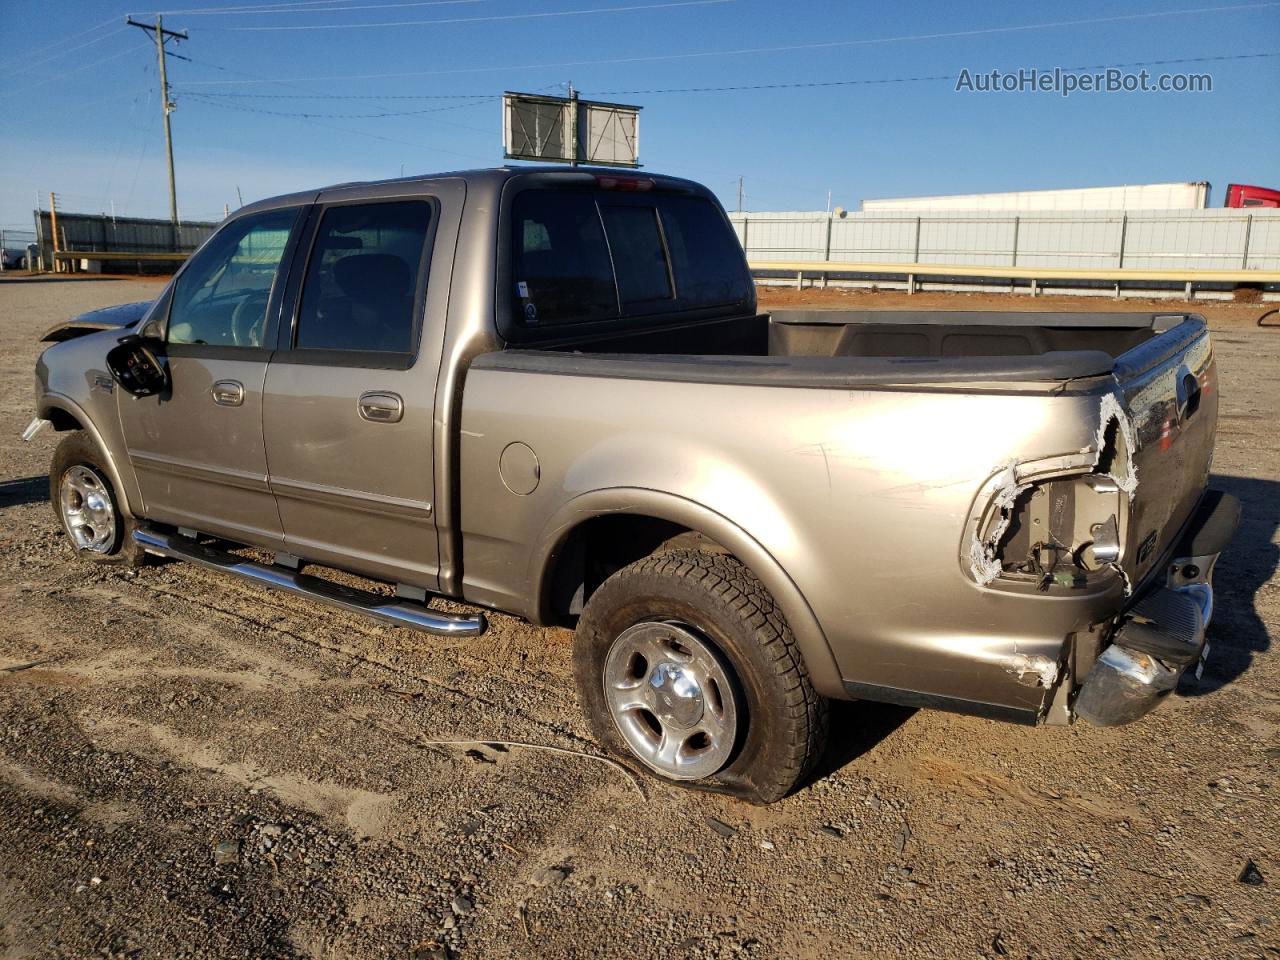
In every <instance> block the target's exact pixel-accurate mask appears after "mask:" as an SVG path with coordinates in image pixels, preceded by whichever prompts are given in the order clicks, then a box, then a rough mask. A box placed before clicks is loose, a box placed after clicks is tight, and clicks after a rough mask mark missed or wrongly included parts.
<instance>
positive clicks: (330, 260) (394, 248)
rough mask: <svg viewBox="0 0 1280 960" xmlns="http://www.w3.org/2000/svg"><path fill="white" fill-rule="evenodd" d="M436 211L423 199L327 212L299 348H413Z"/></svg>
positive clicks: (311, 267) (314, 254) (307, 285)
mask: <svg viewBox="0 0 1280 960" xmlns="http://www.w3.org/2000/svg"><path fill="white" fill-rule="evenodd" d="M431 215H432V207H431V204H430V203H428V202H426V201H423V200H405V201H396V202H392V203H361V204H350V205H344V206H337V207H330V208H329V209H328V210H326V211H325V213H324V216H323V218H322V219H321V220H320V227H319V229H318V231H317V233H316V238H315V244H314V246H313V247H312V250H311V259H310V261H309V263H308V264H307V275H306V280H305V282H304V285H303V288H302V304H301V307H300V308H299V311H298V327H297V340H296V346H297V347H298V348H299V349H309V350H358V351H371V352H384V353H401V354H407V353H412V352H413V348H414V339H415V324H414V301H415V297H416V292H417V285H418V284H417V279H418V273H419V271H420V269H421V268H422V265H423V253H424V251H425V250H426V246H427V235H428V233H429V231H430V229H431Z"/></svg>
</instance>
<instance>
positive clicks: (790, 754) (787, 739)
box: [574, 550, 827, 804]
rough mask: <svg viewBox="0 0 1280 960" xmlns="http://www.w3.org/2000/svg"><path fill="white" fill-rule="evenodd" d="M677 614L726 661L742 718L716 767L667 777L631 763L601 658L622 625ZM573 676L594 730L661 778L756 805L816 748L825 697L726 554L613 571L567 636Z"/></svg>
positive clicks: (794, 779)
mask: <svg viewBox="0 0 1280 960" xmlns="http://www.w3.org/2000/svg"><path fill="white" fill-rule="evenodd" d="M672 620H674V621H678V622H682V623H685V624H688V625H689V626H691V627H693V628H695V629H696V630H697V631H698V632H699V633H700V634H701V635H702V637H703V638H705V639H706V640H709V641H710V642H711V644H712V645H713V646H714V647H715V648H716V653H717V654H719V655H720V656H721V657H722V658H723V660H724V661H725V662H726V663H727V664H728V666H729V667H730V668H731V670H732V672H733V674H735V676H733V677H731V681H732V682H734V683H735V685H736V687H737V693H738V699H739V701H740V703H741V705H742V707H744V708H745V709H742V711H741V712H742V713H743V715H744V717H743V719H744V720H745V722H742V721H741V720H740V721H739V722H738V724H737V726H738V730H737V737H736V740H737V742H736V744H735V746H734V749H733V752H732V754H731V755H730V756H729V759H728V761H727V762H726V763H725V765H724V766H723V767H721V768H720V770H719V771H718V772H716V773H714V774H712V775H710V776H707V777H704V778H702V779H698V780H674V779H669V778H667V777H665V776H663V775H662V774H661V773H659V772H655V771H654V770H652V769H651V768H650V767H649V766H647V765H646V764H644V763H642V762H638V758H637V756H636V755H635V753H634V752H633V751H632V750H631V748H630V746H629V745H628V744H627V741H626V739H625V738H624V737H623V736H622V734H621V732H620V730H619V728H618V725H617V723H616V722H615V721H614V718H613V715H612V713H611V712H610V709H609V705H608V701H607V698H606V694H605V685H604V676H605V662H606V659H607V657H608V653H609V650H610V647H611V646H612V644H613V642H614V640H615V639H617V637H618V636H619V635H620V634H621V633H622V632H623V631H624V630H626V629H627V628H628V627H632V626H634V625H635V624H637V623H643V622H649V621H672ZM574 675H575V679H576V680H577V685H578V695H579V697H580V698H581V701H582V703H583V706H584V708H585V710H586V713H587V716H588V718H589V720H590V722H591V726H592V729H593V731H594V733H595V736H596V738H597V739H598V740H599V741H600V743H601V744H602V745H604V746H605V747H606V748H608V749H609V750H610V751H611V752H612V753H614V754H617V755H618V756H620V757H623V758H625V759H626V760H627V761H628V762H629V763H630V765H631V766H633V767H635V768H636V769H638V770H642V771H643V772H645V773H648V774H650V775H652V776H657V777H659V778H660V779H663V780H665V781H666V782H668V783H676V784H678V785H680V786H687V787H692V788H694V789H700V790H708V791H712V792H716V793H725V794H729V795H732V796H735V797H738V798H740V799H743V800H746V801H748V802H751V803H756V804H766V803H772V802H774V801H775V800H779V799H781V798H782V797H784V796H786V795H787V793H789V792H790V791H791V790H792V789H793V788H794V787H795V786H796V784H797V783H798V782H799V781H800V780H801V779H802V778H803V777H804V776H805V775H806V774H807V773H808V772H809V771H810V770H811V769H812V768H813V766H814V764H815V763H816V762H817V760H818V758H819V756H820V755H821V753H822V750H823V748H824V746H825V741H826V735H827V701H826V700H825V699H824V698H823V697H821V696H819V695H818V694H817V692H816V691H815V690H814V689H813V686H812V684H811V683H810V681H809V673H808V670H807V669H806V667H805V664H804V660H803V659H802V658H801V656H800V651H799V649H798V648H797V647H796V642H795V638H794V636H793V635H792V633H791V629H790V627H788V626H787V623H786V620H785V619H784V618H783V616H782V612H781V611H780V610H779V609H778V607H777V604H776V603H774V600H773V597H771V596H770V595H769V593H768V591H767V590H765V588H764V586H763V585H762V584H761V583H760V581H759V580H757V579H756V578H755V577H754V576H753V575H752V574H751V572H750V571H749V570H748V569H747V568H746V567H745V566H743V565H742V564H741V563H740V562H739V561H738V560H736V559H734V558H733V557H730V556H726V555H723V554H714V553H706V552H701V551H697V550H675V551H671V552H668V553H659V554H655V555H653V556H650V557H646V558H645V559H643V560H639V561H637V562H635V563H633V564H631V565H630V566H627V567H624V568H623V569H621V570H619V571H617V572H616V573H614V574H613V575H612V576H611V577H609V578H608V579H607V580H606V581H605V582H604V583H603V584H601V585H600V587H599V589H597V590H596V591H595V593H593V594H592V595H591V599H590V601H588V603H587V605H586V608H585V609H584V610H583V612H582V616H581V618H580V619H579V621H578V628H577V633H576V635H575V639H574Z"/></svg>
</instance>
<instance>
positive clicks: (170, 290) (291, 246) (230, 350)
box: [162, 204, 308, 363]
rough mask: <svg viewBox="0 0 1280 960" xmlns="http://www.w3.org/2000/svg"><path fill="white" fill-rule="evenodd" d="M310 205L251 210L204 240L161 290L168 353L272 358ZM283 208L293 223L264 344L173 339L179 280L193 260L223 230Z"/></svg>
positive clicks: (250, 359) (269, 307)
mask: <svg viewBox="0 0 1280 960" xmlns="http://www.w3.org/2000/svg"><path fill="white" fill-rule="evenodd" d="M307 209H308V205H307V204H286V205H284V206H280V207H269V208H268V209H266V210H252V211H250V212H248V213H243V214H241V215H239V216H237V217H235V218H233V219H229V220H227V222H226V223H224V224H223V225H222V226H220V227H219V228H218V229H217V230H215V231H214V232H213V233H212V234H210V235H209V239H208V240H206V241H205V242H204V243H202V244H201V245H200V247H199V248H198V249H197V250H196V251H195V252H194V253H193V254H192V255H191V256H189V257H187V259H186V260H185V261H184V262H183V264H182V267H181V268H180V269H179V270H178V272H177V273H175V274H174V275H173V279H172V280H171V281H170V282H169V284H168V286H167V287H166V289H165V292H164V293H163V294H162V296H163V297H165V298H167V299H166V302H165V304H164V329H163V331H162V337H163V340H164V352H165V355H166V356H169V357H193V358H195V359H200V360H244V361H246V362H250V363H251V362H254V361H267V360H269V359H270V358H271V354H272V353H273V352H274V346H273V344H274V342H275V339H276V328H277V327H278V326H279V320H280V307H281V304H282V303H283V300H284V294H285V289H286V287H287V286H288V273H289V271H290V270H291V269H292V264H293V258H294V255H295V253H296V252H297V245H298V241H299V239H300V238H301V236H302V232H303V230H304V229H305V227H306V220H307V217H306V212H307ZM282 210H292V211H293V223H292V224H291V225H290V226H289V238H288V239H287V240H286V241H285V245H284V252H283V253H282V254H281V255H280V262H279V263H277V264H276V273H275V276H274V277H272V279H271V289H270V290H269V291H268V293H267V309H266V318H265V319H266V326H264V327H263V331H262V346H259V347H239V346H235V345H234V344H226V343H170V342H169V327H170V324H171V321H172V318H173V303H174V300H175V299H176V296H177V292H178V283H179V282H180V281H181V279H182V275H183V274H184V273H186V272H187V269H188V268H189V267H190V265H191V263H192V261H193V260H195V258H196V257H197V256H199V255H200V253H201V252H202V251H203V250H204V248H205V247H207V246H208V245H209V244H210V243H212V242H213V240H214V238H215V237H217V236H218V235H219V234H221V233H222V232H223V231H224V230H228V229H230V228H231V227H234V226H235V225H236V224H238V223H241V222H243V221H245V220H249V219H253V218H255V217H260V216H264V215H267V214H272V213H279V212H281V211H282Z"/></svg>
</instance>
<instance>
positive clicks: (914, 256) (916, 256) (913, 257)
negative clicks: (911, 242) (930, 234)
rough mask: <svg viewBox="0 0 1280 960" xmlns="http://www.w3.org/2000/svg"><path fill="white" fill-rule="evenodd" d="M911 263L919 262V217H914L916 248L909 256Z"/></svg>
mask: <svg viewBox="0 0 1280 960" xmlns="http://www.w3.org/2000/svg"><path fill="white" fill-rule="evenodd" d="M911 262H912V263H919V262H920V218H919V217H916V248H915V252H914V253H912V254H911Z"/></svg>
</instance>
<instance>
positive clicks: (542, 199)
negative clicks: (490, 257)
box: [511, 190, 751, 327]
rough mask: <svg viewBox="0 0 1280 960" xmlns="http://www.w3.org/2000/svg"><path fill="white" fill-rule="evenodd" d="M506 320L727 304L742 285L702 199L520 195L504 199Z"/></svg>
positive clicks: (719, 218) (738, 254) (730, 247)
mask: <svg viewBox="0 0 1280 960" xmlns="http://www.w3.org/2000/svg"><path fill="white" fill-rule="evenodd" d="M511 222H512V233H513V236H512V247H513V250H512V254H513V255H512V271H511V278H512V281H513V283H514V286H515V290H514V291H513V292H514V294H515V301H514V302H515V304H516V306H515V314H516V316H515V320H516V321H517V322H518V323H520V324H522V325H523V326H526V327H531V326H551V325H558V324H568V323H584V322H588V321H592V320H609V319H614V318H617V317H620V316H621V317H640V316H646V315H655V314H662V313H670V312H673V311H682V310H699V309H705V308H709V307H722V306H732V305H734V304H737V303H741V302H743V301H745V300H747V299H748V298H749V297H750V294H751V280H750V276H749V274H748V273H747V269H746V263H745V261H744V258H743V255H742V248H741V247H740V246H739V245H738V240H737V237H735V236H734V234H733V229H732V227H730V226H729V224H728V222H727V220H726V219H725V217H724V215H723V214H722V213H721V212H720V210H719V208H718V207H717V206H716V205H715V204H714V203H712V202H711V201H710V200H707V199H706V198H704V197H696V196H684V195H670V194H653V195H643V196H620V195H619V194H617V193H613V192H605V191H598V192H591V193H588V192H585V191H574V190H526V191H524V192H522V193H520V194H517V195H516V197H515V199H514V201H513V202H512V216H511Z"/></svg>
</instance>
